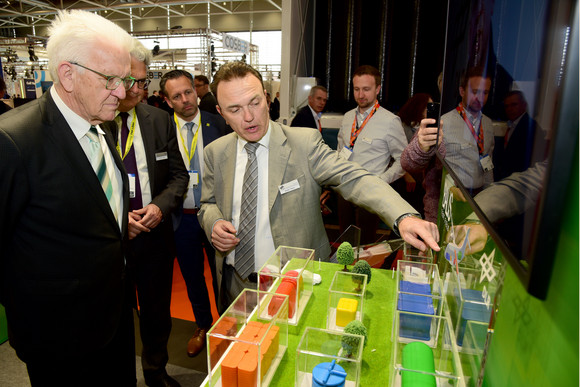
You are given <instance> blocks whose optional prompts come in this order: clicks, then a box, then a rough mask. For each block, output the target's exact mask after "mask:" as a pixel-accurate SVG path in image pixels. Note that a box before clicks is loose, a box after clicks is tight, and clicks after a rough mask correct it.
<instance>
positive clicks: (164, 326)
mask: <svg viewBox="0 0 580 387" xmlns="http://www.w3.org/2000/svg"><path fill="white" fill-rule="evenodd" d="M158 231H162V230H155V231H153V232H151V233H146V234H145V233H142V234H140V235H139V236H137V238H135V239H133V240H132V241H131V251H132V253H133V261H134V262H133V264H132V265H131V269H132V270H131V272H132V277H133V281H134V282H135V286H136V288H137V298H138V302H139V329H140V333H141V342H142V343H143V351H142V353H141V363H142V366H143V375H144V376H145V379H146V380H154V379H155V378H158V377H161V376H162V375H164V374H165V366H166V365H167V362H168V360H169V355H168V353H167V343H168V341H169V335H170V333H171V287H172V285H173V260H174V255H173V251H174V249H173V241H172V240H171V239H169V242H168V240H167V239H166V238H165V237H164V235H163V234H162V233H161V232H158ZM169 235H170V236H171V235H172V234H171V233H169ZM168 243H171V245H168Z"/></svg>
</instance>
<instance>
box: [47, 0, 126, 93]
mask: <svg viewBox="0 0 580 387" xmlns="http://www.w3.org/2000/svg"><path fill="white" fill-rule="evenodd" d="M48 35H49V38H48V43H47V45H46V52H47V55H48V71H49V72H50V75H51V77H52V79H53V81H54V83H55V84H58V83H60V80H59V78H58V66H59V65H60V64H61V63H62V62H64V61H70V62H78V63H87V62H88V61H89V58H90V56H91V54H92V52H93V50H94V49H95V44H99V43H100V44H107V45H109V46H113V47H119V48H121V49H123V50H126V51H127V53H129V52H130V51H131V48H132V44H133V38H132V37H131V35H129V34H128V33H127V32H126V31H125V30H123V29H122V28H121V27H119V26H118V25H116V24H115V23H113V22H111V21H109V20H107V19H105V18H103V17H101V16H99V15H97V14H95V13H92V12H87V11H81V10H71V11H59V13H58V15H57V16H56V17H55V19H54V21H53V22H52V24H51V25H50V27H49V29H48Z"/></svg>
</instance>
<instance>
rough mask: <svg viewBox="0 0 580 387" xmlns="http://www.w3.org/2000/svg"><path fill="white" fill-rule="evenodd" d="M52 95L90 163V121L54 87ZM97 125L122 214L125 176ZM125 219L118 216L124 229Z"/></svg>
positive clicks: (116, 200)
mask: <svg viewBox="0 0 580 387" xmlns="http://www.w3.org/2000/svg"><path fill="white" fill-rule="evenodd" d="M50 96H51V97H52V99H53V100H54V103H55V104H56V107H57V108H58V110H60V112H61V113H62V115H63V116H64V119H65V120H66V122H67V124H68V125H69V126H70V128H71V129H72V132H73V134H74V136H75V137H76V139H77V140H78V142H79V144H80V146H81V148H82V149H83V151H84V152H85V155H86V156H87V159H88V160H89V163H90V161H91V157H90V140H89V138H88V137H87V136H86V134H87V133H88V132H89V129H90V128H91V124H90V123H89V122H88V121H86V120H85V119H84V118H82V117H81V116H79V115H78V114H77V113H75V112H74V111H72V110H71V109H70V108H69V107H68V106H67V105H66V104H65V103H64V101H63V100H62V98H60V96H59V95H58V93H57V92H56V90H55V88H54V87H51V88H50ZM95 126H96V128H97V132H98V133H99V142H100V144H101V150H102V151H103V155H104V157H105V165H106V166H107V173H108V174H109V179H111V185H112V188H113V198H114V199H113V200H114V204H113V205H114V206H116V208H115V210H116V211H115V212H116V213H117V214H122V212H123V178H122V177H121V171H120V170H119V168H117V165H116V164H115V160H114V159H113V155H112V153H111V151H110V149H109V146H108V145H107V142H106V141H105V137H104V135H105V132H103V130H102V129H101V128H100V127H99V126H97V125H95ZM95 174H96V173H95ZM123 220H124V219H123V216H118V217H117V223H118V224H119V229H120V230H122V229H123Z"/></svg>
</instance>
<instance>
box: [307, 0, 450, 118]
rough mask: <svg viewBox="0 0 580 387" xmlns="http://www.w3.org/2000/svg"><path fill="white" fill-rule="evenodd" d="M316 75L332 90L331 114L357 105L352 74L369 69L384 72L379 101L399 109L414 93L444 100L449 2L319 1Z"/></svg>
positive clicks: (315, 50) (330, 96)
mask: <svg viewBox="0 0 580 387" xmlns="http://www.w3.org/2000/svg"><path fill="white" fill-rule="evenodd" d="M315 14H316V24H315V28H314V36H313V39H312V40H313V41H314V48H313V53H314V61H313V68H312V74H309V75H312V76H314V77H317V78H318V79H319V82H320V84H322V85H324V86H326V87H327V88H328V90H329V103H328V105H327V109H326V110H327V111H335V112H345V111H347V110H349V109H351V108H353V107H354V106H356V103H355V101H354V99H353V96H352V82H351V78H352V73H353V72H354V70H355V69H356V68H357V67H358V66H360V65H364V64H368V65H372V66H375V67H376V68H378V69H379V71H381V74H382V84H381V92H380V95H379V101H380V102H381V104H382V105H383V106H384V107H386V108H387V109H389V110H392V111H398V109H399V108H400V107H401V106H402V105H403V104H404V103H405V102H406V101H407V99H409V98H410V97H411V96H412V95H413V94H414V93H417V92H426V93H429V94H431V95H432V96H433V98H434V99H435V100H438V99H439V91H438V89H437V77H438V75H439V73H440V72H441V70H442V69H443V58H444V47H445V25H446V18H447V1H446V0H413V1H395V0H379V1H356V0H319V1H316V8H315Z"/></svg>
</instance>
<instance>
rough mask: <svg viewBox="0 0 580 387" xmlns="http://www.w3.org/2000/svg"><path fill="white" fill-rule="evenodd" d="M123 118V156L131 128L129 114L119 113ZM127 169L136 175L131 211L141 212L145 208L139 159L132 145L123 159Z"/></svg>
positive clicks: (130, 202) (130, 204)
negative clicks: (138, 164) (128, 119)
mask: <svg viewBox="0 0 580 387" xmlns="http://www.w3.org/2000/svg"><path fill="white" fill-rule="evenodd" d="M119 116H120V117H121V146H120V149H121V156H122V155H124V154H125V147H126V146H127V137H129V126H128V125H127V118H128V117H129V113H127V112H121V113H119ZM123 164H125V169H126V170H127V172H128V173H129V174H133V175H135V197H133V198H130V199H129V210H130V211H132V210H139V209H141V208H143V199H142V197H141V185H140V184H139V171H138V170H137V159H136V158H135V147H134V146H133V144H131V149H130V150H129V153H127V156H125V158H124V159H123Z"/></svg>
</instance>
